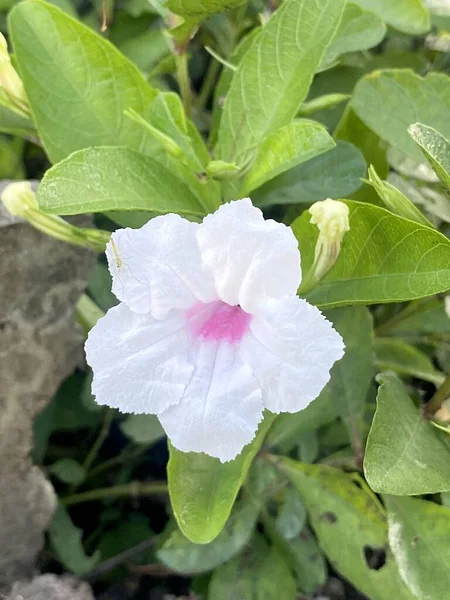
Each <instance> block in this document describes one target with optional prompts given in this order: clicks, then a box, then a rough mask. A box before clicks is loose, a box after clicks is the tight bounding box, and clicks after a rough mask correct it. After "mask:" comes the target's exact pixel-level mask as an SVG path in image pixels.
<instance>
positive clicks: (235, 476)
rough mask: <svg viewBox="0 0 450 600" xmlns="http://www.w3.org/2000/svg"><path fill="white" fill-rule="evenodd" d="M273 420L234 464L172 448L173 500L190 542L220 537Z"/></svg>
mask: <svg viewBox="0 0 450 600" xmlns="http://www.w3.org/2000/svg"><path fill="white" fill-rule="evenodd" d="M273 419H274V415H272V414H270V413H268V414H267V415H266V416H265V418H264V421H263V422H262V423H261V425H260V427H259V429H258V432H257V434H256V437H255V439H254V440H253V442H252V443H251V444H249V445H248V446H246V447H245V448H244V450H243V451H242V452H241V454H239V456H238V457H237V458H235V460H233V461H229V462H225V463H221V462H220V460H219V459H218V458H212V457H211V456H207V455H206V454H202V453H195V452H180V451H179V450H176V448H174V447H173V446H170V459H169V464H168V466H167V477H168V481H169V493H170V500H171V503H172V508H173V511H174V514H175V517H176V519H177V522H178V526H179V527H180V529H181V531H182V532H183V533H184V535H185V536H186V537H187V538H188V539H189V540H191V541H192V542H194V543H196V544H207V543H209V542H212V540H214V538H216V537H217V536H218V535H219V533H220V532H221V530H222V529H223V527H224V525H225V523H226V521H227V519H228V516H229V514H230V512H231V509H232V508H233V504H234V501H235V500H236V496H237V494H238V492H239V489H240V487H241V485H242V483H243V482H244V479H245V477H246V475H247V471H248V469H249V467H250V465H251V462H252V460H253V458H254V457H255V455H256V453H257V452H258V450H259V448H260V447H261V444H262V443H263V441H264V437H265V435H266V433H267V431H268V430H269V428H270V426H271V424H272V421H273Z"/></svg>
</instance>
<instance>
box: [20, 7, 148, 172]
mask: <svg viewBox="0 0 450 600" xmlns="http://www.w3.org/2000/svg"><path fill="white" fill-rule="evenodd" d="M9 25H10V31H11V37H12V41H13V45H14V50H15V53H16V58H17V62H18V65H19V69H20V74H21V76H22V79H23V82H24V86H25V90H26V92H27V95H28V98H29V100H30V104H31V108H32V111H33V117H34V120H35V123H36V127H37V129H38V131H39V135H40V137H41V138H42V141H43V144H44V146H45V149H46V152H47V154H48V156H49V157H50V160H51V161H52V162H57V161H60V160H62V159H63V158H65V157H66V156H67V155H68V154H70V153H71V152H74V151H75V150H80V149H81V148H87V147H89V146H104V145H108V144H110V145H112V144H114V145H123V146H126V147H128V148H132V149H134V150H141V151H143V150H145V143H146V139H147V134H146V132H144V131H142V130H141V129H140V128H139V127H138V126H137V125H136V124H135V123H133V122H131V121H130V120H128V119H124V117H123V112H124V110H127V109H133V110H135V111H136V112H137V113H138V114H141V115H143V116H145V115H146V113H147V111H148V108H149V106H150V105H151V102H152V100H153V98H154V97H155V96H156V91H155V90H153V89H152V88H151V87H150V86H149V85H148V83H147V82H146V80H145V79H144V77H143V75H142V74H141V73H140V72H139V71H138V69H137V68H136V67H135V65H133V64H132V63H131V62H130V61H128V60H127V59H126V58H125V57H124V56H123V55H122V54H120V52H118V50H117V49H116V48H115V47H114V46H113V45H112V44H111V43H110V42H108V41H107V40H105V39H103V38H101V37H100V36H99V35H97V34H96V33H94V31H92V30H91V29H90V28H88V27H86V26H84V25H82V24H81V23H80V22H79V21H77V20H75V19H73V18H72V17H70V16H68V15H67V14H65V13H63V12H62V11H61V10H59V9H58V8H56V7H54V6H52V5H50V4H47V3H45V2H42V1H40V0H39V1H36V0H25V2H21V3H20V4H18V5H17V6H16V7H14V8H13V10H12V11H11V13H10V16H9ZM43 99H45V101H43ZM69 115H70V118H69Z"/></svg>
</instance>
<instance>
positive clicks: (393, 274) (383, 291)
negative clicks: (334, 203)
mask: <svg viewBox="0 0 450 600" xmlns="http://www.w3.org/2000/svg"><path fill="white" fill-rule="evenodd" d="M345 203H346V204H347V206H348V207H349V211H350V214H349V224H350V231H348V232H347V233H346V234H345V236H344V240H343V243H342V246H341V252H340V255H339V258H338V259H337V261H336V264H335V265H334V267H333V268H332V269H331V271H330V272H329V273H328V275H326V276H325V277H324V279H323V280H322V281H321V282H320V283H319V284H318V285H317V287H316V288H314V289H313V290H312V291H311V293H310V294H308V300H310V301H311V302H313V303H314V304H319V305H321V306H323V307H333V306H339V305H342V304H374V303H379V302H402V301H406V300H412V299H415V298H422V297H423V296H432V295H433V294H437V293H441V292H446V291H447V290H448V289H449V288H450V241H449V240H448V239H447V238H446V237H445V236H443V235H442V234H441V233H439V232H438V231H436V230H434V229H431V228H429V227H425V226H423V225H419V224H418V223H414V222H413V221H409V220H407V219H404V218H402V217H398V216H396V215H393V214H392V213H390V212H389V211H387V210H385V209H384V208H379V207H378V206H372V205H370V204H365V203H361V202H354V201H351V200H345ZM310 216H311V215H310V214H309V212H308V211H306V212H305V213H304V214H303V215H302V216H301V217H299V218H298V219H296V220H295V221H294V223H292V225H291V227H292V229H293V231H294V234H295V236H296V237H297V239H298V240H299V245H300V252H301V256H302V268H303V272H304V273H307V272H308V270H309V269H310V267H311V265H312V262H313V257H314V248H315V245H316V240H317V237H318V232H317V227H316V225H312V224H311V223H310Z"/></svg>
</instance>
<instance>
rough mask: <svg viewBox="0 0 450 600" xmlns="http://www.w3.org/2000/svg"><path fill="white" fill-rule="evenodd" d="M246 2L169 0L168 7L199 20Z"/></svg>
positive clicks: (235, 0) (243, 0) (189, 17)
mask: <svg viewBox="0 0 450 600" xmlns="http://www.w3.org/2000/svg"><path fill="white" fill-rule="evenodd" d="M244 2H245V0H169V1H168V2H167V7H168V8H169V10H171V11H172V12H174V13H176V14H177V15H181V16H182V17H187V18H188V19H194V20H195V21H199V20H202V19H206V18H208V17H210V16H211V15H214V14H216V13H220V12H222V11H224V10H231V9H233V8H237V7H239V6H241V4H244Z"/></svg>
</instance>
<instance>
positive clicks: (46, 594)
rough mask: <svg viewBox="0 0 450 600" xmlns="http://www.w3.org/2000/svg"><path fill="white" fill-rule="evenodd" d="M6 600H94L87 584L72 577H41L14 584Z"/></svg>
mask: <svg viewBox="0 0 450 600" xmlns="http://www.w3.org/2000/svg"><path fill="white" fill-rule="evenodd" d="M6 600H94V596H93V594H92V591H91V588H90V587H89V585H88V584H87V583H84V582H81V581H78V580H77V579H75V578H73V577H57V576H56V575H41V576H39V577H36V578H35V579H33V580H32V581H31V582H29V583H16V584H15V585H14V587H13V589H12V590H11V593H10V595H9V596H7V597H6Z"/></svg>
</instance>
